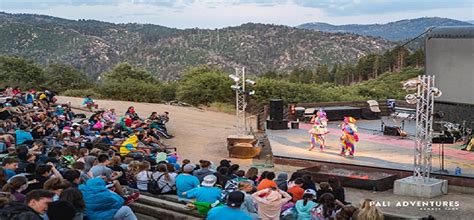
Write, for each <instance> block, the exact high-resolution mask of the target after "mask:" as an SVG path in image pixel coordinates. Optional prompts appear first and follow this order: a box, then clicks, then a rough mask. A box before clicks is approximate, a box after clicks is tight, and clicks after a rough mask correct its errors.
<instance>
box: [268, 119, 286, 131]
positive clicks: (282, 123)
mask: <svg viewBox="0 0 474 220" xmlns="http://www.w3.org/2000/svg"><path fill="white" fill-rule="evenodd" d="M267 129H270V130H284V129H288V120H267Z"/></svg>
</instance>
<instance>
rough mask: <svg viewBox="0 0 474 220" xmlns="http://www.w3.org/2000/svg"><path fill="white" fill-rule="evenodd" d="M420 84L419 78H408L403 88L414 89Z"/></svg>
mask: <svg viewBox="0 0 474 220" xmlns="http://www.w3.org/2000/svg"><path fill="white" fill-rule="evenodd" d="M418 84H420V81H419V80H418V78H414V79H410V80H407V81H405V82H404V83H403V89H405V90H414V89H416V87H417V86H418Z"/></svg>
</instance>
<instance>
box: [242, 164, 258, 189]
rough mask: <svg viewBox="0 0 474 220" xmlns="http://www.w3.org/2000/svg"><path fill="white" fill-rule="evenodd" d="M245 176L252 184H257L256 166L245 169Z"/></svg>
mask: <svg viewBox="0 0 474 220" xmlns="http://www.w3.org/2000/svg"><path fill="white" fill-rule="evenodd" d="M245 177H246V178H247V179H249V180H252V182H253V185H254V186H255V185H257V179H258V168H256V167H250V168H249V169H248V170H247V173H245Z"/></svg>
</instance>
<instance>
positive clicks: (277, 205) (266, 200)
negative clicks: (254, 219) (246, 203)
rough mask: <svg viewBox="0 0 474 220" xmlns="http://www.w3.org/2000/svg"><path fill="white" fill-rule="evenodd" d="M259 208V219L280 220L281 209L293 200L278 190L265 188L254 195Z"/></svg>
mask: <svg viewBox="0 0 474 220" xmlns="http://www.w3.org/2000/svg"><path fill="white" fill-rule="evenodd" d="M252 197H253V200H254V201H255V202H256V203H257V206H258V217H260V218H261V219H268V220H279V219H280V212H281V207H282V206H283V205H284V204H286V203H287V202H288V201H290V200H291V196H290V195H289V194H288V193H286V192H285V191H282V190H279V189H277V188H264V189H263V190H260V191H258V192H255V193H254V194H252Z"/></svg>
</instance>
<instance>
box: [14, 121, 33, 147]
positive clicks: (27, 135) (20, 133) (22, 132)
mask: <svg viewBox="0 0 474 220" xmlns="http://www.w3.org/2000/svg"><path fill="white" fill-rule="evenodd" d="M15 136H16V142H15V143H16V145H20V144H28V145H31V144H33V136H32V135H31V132H30V130H29V128H28V126H26V125H24V124H20V127H19V129H18V130H16V131H15Z"/></svg>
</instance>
